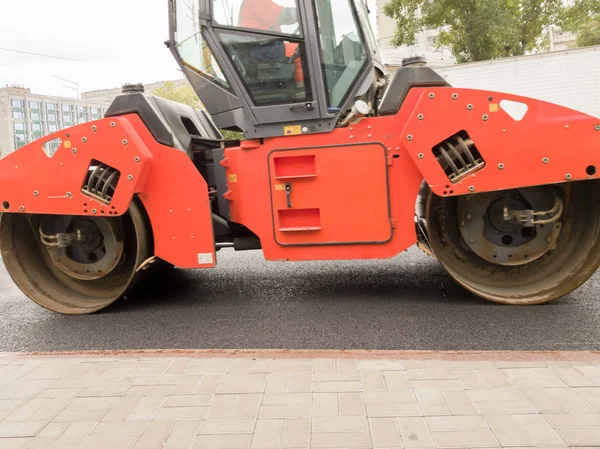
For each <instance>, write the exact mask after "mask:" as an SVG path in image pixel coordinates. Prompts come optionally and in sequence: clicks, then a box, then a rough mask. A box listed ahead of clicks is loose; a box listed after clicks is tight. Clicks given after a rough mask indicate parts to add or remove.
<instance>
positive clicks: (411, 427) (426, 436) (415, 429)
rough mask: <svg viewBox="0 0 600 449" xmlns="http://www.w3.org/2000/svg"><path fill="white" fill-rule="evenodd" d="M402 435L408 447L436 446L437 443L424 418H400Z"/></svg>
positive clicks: (399, 423)
mask: <svg viewBox="0 0 600 449" xmlns="http://www.w3.org/2000/svg"><path fill="white" fill-rule="evenodd" d="M397 422H398V427H399V428H400V435H401V436H402V441H403V442H404V447H406V448H408V449H409V448H419V449H420V448H434V447H435V444H434V442H433V438H432V436H431V432H430V431H429V427H428V426H427V422H425V419H424V418H398V419H397Z"/></svg>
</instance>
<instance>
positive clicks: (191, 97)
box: [152, 81, 243, 140]
mask: <svg viewBox="0 0 600 449" xmlns="http://www.w3.org/2000/svg"><path fill="white" fill-rule="evenodd" d="M152 93H153V94H154V95H156V96H157V97H161V98H166V99H167V100H172V101H176V102H178V103H183V104H187V105H188V106H192V107H194V108H198V107H199V106H201V105H202V101H200V99H199V98H198V95H196V91H194V88H193V87H192V86H191V85H190V84H189V83H187V82H184V83H181V84H176V83H174V82H173V81H167V82H165V84H164V85H163V86H162V87H159V88H158V89H155V90H154V91H152ZM220 131H221V134H223V137H225V139H232V140H241V139H243V134H242V133H238V132H234V131H228V130H224V129H222V130H220Z"/></svg>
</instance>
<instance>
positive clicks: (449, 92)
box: [402, 88, 600, 196]
mask: <svg viewBox="0 0 600 449" xmlns="http://www.w3.org/2000/svg"><path fill="white" fill-rule="evenodd" d="M453 94H454V98H456V97H457V98H456V99H453ZM412 95H417V92H413V93H412ZM418 95H419V100H418V103H417V106H416V107H415V108H414V110H413V112H412V114H411V117H410V119H409V120H408V123H407V124H406V126H405V128H404V131H403V133H402V146H403V147H405V148H406V149H407V151H408V153H409V154H410V155H411V157H412V158H413V160H414V161H415V163H416V165H417V167H418V168H419V170H420V171H421V172H422V173H423V176H424V177H425V178H426V179H427V183H428V184H429V186H430V187H431V189H432V190H433V191H434V192H435V193H436V194H437V195H440V196H443V195H447V196H450V195H452V194H454V195H459V194H466V193H470V192H485V191H492V190H503V189H507V188H514V187H527V186H534V185H545V184H553V183H559V182H565V181H566V180H573V181H576V180H584V179H593V178H596V177H597V176H598V172H599V171H600V119H598V118H594V117H591V116H589V115H586V114H582V113H581V112H577V111H574V110H572V109H568V108H565V107H561V106H557V105H555V104H551V103H547V102H543V101H539V100H533V99H530V98H524V97H519V96H516V95H509V94H504V93H499V92H489V91H480V90H471V89H454V88H430V89H427V90H422V91H420V92H419V93H418ZM431 97H433V98H431ZM504 101H511V102H515V103H521V104H525V105H527V112H526V113H525V116H524V117H523V118H522V119H521V120H515V119H514V118H512V117H511V116H510V115H509V114H508V113H507V112H505V110H504V109H503V104H504ZM420 114H422V117H421V119H419V115H420ZM461 130H465V131H467V132H468V134H469V135H470V136H471V138H472V139H473V142H474V143H475V145H476V146H477V148H478V149H479V151H480V153H481V155H482V157H483V159H484V160H485V163H486V166H485V167H484V168H483V169H482V170H480V171H478V172H477V173H474V174H473V175H472V176H470V177H468V178H466V179H464V180H462V181H460V182H458V183H456V184H452V183H449V182H448V178H447V176H446V174H445V173H444V171H443V170H442V169H441V167H440V165H439V163H438V162H437V161H436V159H435V157H434V156H433V153H432V148H433V147H434V146H436V145H437V144H439V143H440V142H442V141H443V140H445V139H446V138H448V137H450V136H451V135H453V134H454V133H456V132H458V131H461ZM409 136H410V137H409ZM409 138H411V140H409ZM419 154H422V155H423V157H422V158H419ZM500 167H501V168H500ZM588 167H595V170H592V169H590V171H593V174H592V175H590V174H588V173H587V172H586V170H587V168H588ZM450 191H452V193H450Z"/></svg>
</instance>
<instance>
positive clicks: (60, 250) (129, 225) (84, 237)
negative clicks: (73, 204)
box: [0, 200, 153, 315]
mask: <svg viewBox="0 0 600 449" xmlns="http://www.w3.org/2000/svg"><path fill="white" fill-rule="evenodd" d="M0 248H1V250H2V256H3V259H4V264H5V266H6V269H7V270H8V273H9V274H10V276H11V278H12V279H13V281H14V282H15V283H16V284H17V286H18V287H19V289H20V290H21V291H22V292H23V293H24V294H25V295H26V296H27V297H29V298H30V299H31V300H33V301H35V302H36V303H37V304H39V305H40V306H42V307H44V308H46V309H49V310H52V311H55V312H59V313H63V314H69V315H83V314H90V313H94V312H97V311H99V310H102V309H104V308H106V307H108V306H109V305H111V304H112V303H113V302H115V301H116V300H117V299H119V298H120V297H122V296H123V295H124V294H125V293H126V292H127V291H128V290H130V289H131V288H132V287H133V286H134V285H135V284H136V283H137V282H138V281H139V280H140V276H141V275H142V274H143V270H139V268H140V266H142V265H143V264H144V262H145V261H147V260H148V259H149V258H150V257H151V256H152V252H153V248H152V234H151V228H150V225H149V222H148V219H147V216H146V214H145V211H144V210H143V207H142V206H141V205H140V203H139V202H138V201H137V200H134V201H132V203H131V205H130V208H129V210H128V212H127V213H126V214H124V215H123V216H121V217H95V216H94V217H73V216H58V215H45V216H39V215H25V214H3V215H2V218H1V221H0Z"/></svg>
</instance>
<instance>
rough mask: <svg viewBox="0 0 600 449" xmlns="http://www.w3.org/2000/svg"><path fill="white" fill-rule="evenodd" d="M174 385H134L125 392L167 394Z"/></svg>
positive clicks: (154, 394)
mask: <svg viewBox="0 0 600 449" xmlns="http://www.w3.org/2000/svg"><path fill="white" fill-rule="evenodd" d="M173 387H174V386H173V385H133V386H131V387H130V388H129V389H128V390H127V391H126V392H125V396H167V395H168V394H170V393H171V391H172V390H173Z"/></svg>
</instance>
